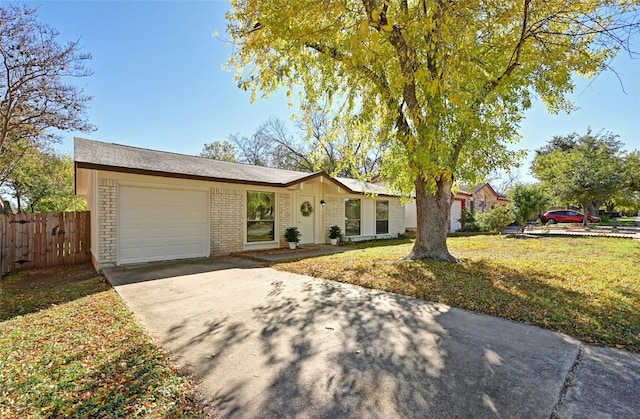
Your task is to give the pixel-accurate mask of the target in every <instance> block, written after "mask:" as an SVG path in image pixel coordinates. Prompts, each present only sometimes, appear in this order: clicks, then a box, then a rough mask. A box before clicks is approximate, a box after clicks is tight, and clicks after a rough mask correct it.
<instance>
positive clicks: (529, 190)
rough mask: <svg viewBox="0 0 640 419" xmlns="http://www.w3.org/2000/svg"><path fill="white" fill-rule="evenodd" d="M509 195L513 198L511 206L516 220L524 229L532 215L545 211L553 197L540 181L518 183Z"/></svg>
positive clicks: (509, 191)
mask: <svg viewBox="0 0 640 419" xmlns="http://www.w3.org/2000/svg"><path fill="white" fill-rule="evenodd" d="M507 197H508V198H509V199H510V200H511V205H510V208H511V213H512V214H513V215H514V217H515V222H516V223H518V225H519V226H520V227H521V228H522V230H523V231H524V228H525V227H526V226H527V221H528V220H529V219H530V218H531V217H533V216H535V215H538V214H542V213H544V212H545V209H546V208H547V207H548V206H549V205H550V204H551V198H550V197H549V196H548V195H547V194H546V193H545V191H544V188H543V186H542V185H541V184H539V183H535V184H532V185H527V184H524V183H516V184H515V185H513V186H512V187H511V188H510V189H509V190H508V191H507Z"/></svg>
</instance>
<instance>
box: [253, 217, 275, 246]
mask: <svg viewBox="0 0 640 419" xmlns="http://www.w3.org/2000/svg"><path fill="white" fill-rule="evenodd" d="M273 239H274V236H273V221H247V242H265V241H272V240H273Z"/></svg>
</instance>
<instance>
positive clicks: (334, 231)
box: [329, 225, 342, 246]
mask: <svg viewBox="0 0 640 419" xmlns="http://www.w3.org/2000/svg"><path fill="white" fill-rule="evenodd" d="M340 237H342V231H340V227H339V226H337V225H334V226H331V227H329V239H330V240H331V244H332V245H333V246H336V245H337V244H338V239H339V238H340Z"/></svg>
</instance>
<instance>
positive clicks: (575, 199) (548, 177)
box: [531, 129, 625, 224]
mask: <svg viewBox="0 0 640 419" xmlns="http://www.w3.org/2000/svg"><path fill="white" fill-rule="evenodd" d="M557 144H563V146H561V147H556V145H557ZM622 145H623V144H622V143H621V142H620V141H618V140H617V136H616V135H614V134H612V133H604V132H600V133H596V134H594V133H593V132H592V131H591V129H588V130H587V133H586V134H584V135H579V134H577V133H575V132H574V133H572V134H569V135H567V136H556V137H554V138H553V139H551V140H550V142H549V144H548V145H547V146H545V147H543V148H541V149H539V150H537V151H536V156H535V158H534V160H533V163H532V165H531V172H532V173H533V174H534V176H535V177H537V178H538V179H540V180H541V181H542V182H544V183H545V185H546V186H547V188H548V190H549V191H551V193H552V194H553V195H554V196H555V198H556V200H557V201H558V202H562V203H565V204H569V203H579V204H580V205H581V206H582V209H583V212H584V214H585V217H584V221H583V223H584V224H586V223H587V217H586V215H587V214H589V212H590V211H589V208H590V207H591V206H592V203H595V209H596V210H597V209H598V208H599V205H600V204H601V203H602V202H604V201H606V200H608V199H610V198H612V197H613V196H614V195H615V194H616V193H617V192H618V191H620V190H622V189H623V188H624V182H625V179H624V176H623V170H624V169H623V164H624V154H623V153H622V151H621V148H622Z"/></svg>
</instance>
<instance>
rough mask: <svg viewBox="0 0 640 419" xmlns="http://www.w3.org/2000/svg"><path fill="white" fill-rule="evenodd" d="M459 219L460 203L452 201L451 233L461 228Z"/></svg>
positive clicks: (460, 213)
mask: <svg viewBox="0 0 640 419" xmlns="http://www.w3.org/2000/svg"><path fill="white" fill-rule="evenodd" d="M460 218H462V201H458V200H456V199H454V200H453V204H451V221H450V223H451V231H457V230H460V229H461V228H462V224H461V223H460Z"/></svg>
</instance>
